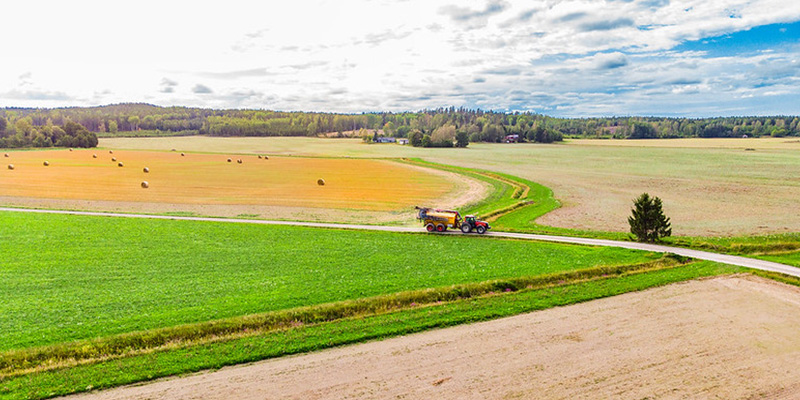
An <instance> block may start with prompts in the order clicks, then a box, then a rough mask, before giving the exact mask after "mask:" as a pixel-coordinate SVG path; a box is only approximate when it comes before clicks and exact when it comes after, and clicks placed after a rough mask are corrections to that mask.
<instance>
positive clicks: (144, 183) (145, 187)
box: [142, 181, 150, 189]
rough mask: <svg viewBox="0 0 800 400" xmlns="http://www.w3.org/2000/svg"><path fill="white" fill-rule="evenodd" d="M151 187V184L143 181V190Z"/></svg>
mask: <svg viewBox="0 0 800 400" xmlns="http://www.w3.org/2000/svg"><path fill="white" fill-rule="evenodd" d="M149 187H150V184H149V183H147V181H142V189H147V188H149Z"/></svg>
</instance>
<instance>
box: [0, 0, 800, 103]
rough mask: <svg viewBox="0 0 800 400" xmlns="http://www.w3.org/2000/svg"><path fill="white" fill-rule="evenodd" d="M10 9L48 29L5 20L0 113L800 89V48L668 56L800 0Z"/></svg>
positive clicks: (798, 14)
mask: <svg viewBox="0 0 800 400" xmlns="http://www.w3.org/2000/svg"><path fill="white" fill-rule="evenodd" d="M154 10H157V11H154ZM4 15H6V16H24V15H36V20H37V23H36V27H37V29H30V28H31V27H30V25H29V23H28V19H26V18H11V17H9V18H5V19H4V23H3V24H2V25H0V35H1V36H2V37H5V38H14V37H19V35H20V32H25V40H6V41H4V49H3V51H4V55H6V56H5V57H4V61H3V62H2V63H0V74H2V76H6V77H12V79H6V80H0V106H53V105H92V104H97V103H98V102H99V103H117V102H126V101H148V102H151V103H155V104H163V105H169V104H180V105H191V106H208V107H253V108H274V109H284V110H321V111H344V112H360V111H366V110H383V109H387V110H396V111H399V110H417V109H420V108H423V107H439V106H449V105H456V106H461V105H466V106H470V107H478V106H479V107H483V108H491V109H506V108H508V109H530V110H534V111H543V112H551V113H555V112H558V113H561V114H569V115H589V114H592V113H605V114H626V113H648V112H650V113H657V112H659V111H660V110H663V109H664V108H663V107H661V106H659V104H660V103H664V102H673V103H677V104H684V105H685V106H684V108H685V110H687V112H694V111H695V110H697V109H698V108H697V107H696V103H697V102H700V103H702V102H713V101H715V97H714V95H712V93H714V92H715V91H716V92H719V91H722V92H725V93H733V94H735V96H738V97H737V98H739V99H743V98H744V96H745V95H746V96H754V97H753V98H755V99H758V97H759V96H762V95H765V94H764V92H765V91H766V90H767V89H759V88H756V87H755V86H756V85H759V84H761V85H764V86H765V87H767V86H768V87H770V89H769V91H772V92H776V93H785V92H787V91H788V92H789V93H797V92H798V85H800V83H798V79H797V76H798V74H797V69H796V68H791V66H792V65H796V64H792V63H796V62H797V60H796V59H797V57H795V55H794V54H796V53H794V54H793V53H787V52H785V51H783V52H781V51H777V52H775V53H770V54H769V55H766V54H765V55H763V56H762V57H760V58H759V57H755V56H753V57H750V58H741V59H739V58H726V59H716V60H714V61H708V60H707V59H706V58H704V54H702V53H699V52H695V53H688V52H685V53H676V52H672V51H670V49H672V48H673V47H674V46H675V45H676V44H678V43H680V42H681V41H684V40H691V39H699V38H704V37H709V36H713V35H719V34H725V33H730V32H734V31H738V30H744V29H748V28H750V27H754V26H758V25H764V24H770V23H778V22H791V21H797V20H800V3H798V2H787V1H785V0H671V1H667V0H633V1H605V0H560V1H555V0H541V1H536V2H530V1H523V0H514V1H511V0H507V1H495V0H488V1H487V0H477V1H474V0H469V1H455V0H452V1H441V0H440V1H429V0H407V1H402V2H395V1H388V0H386V1H348V2H333V1H295V2H254V1H242V0H231V1H228V2H225V4H224V5H221V4H214V5H205V3H197V2H188V1H172V2H156V1H153V0H143V1H140V2H137V3H136V4H135V5H134V4H133V3H131V4H127V3H126V5H125V6H120V5H118V4H116V3H113V4H112V3H109V2H102V1H75V2H60V1H55V0H53V1H29V2H10V3H9V4H7V5H5V6H4ZM732 15H733V16H734V17H735V18H731V16H732ZM45 27H46V29H43V28H45ZM787 63H788V64H787ZM787 65H788V66H789V67H788V68H787V67H786V66H787ZM781 67H783V68H781ZM764 71H767V73H769V74H770V75H768V76H767V75H765V72H764ZM13 77H18V78H17V79H14V78H13ZM512 91H516V92H514V93H512ZM25 93H29V94H30V95H24V94H25ZM37 93H38V94H39V95H38V96H37V95H36V94H37ZM526 93H527V94H526ZM542 93H547V96H543V95H541V94H542ZM717 99H718V97H717ZM598 102H601V103H598ZM676 107H679V106H678V105H676Z"/></svg>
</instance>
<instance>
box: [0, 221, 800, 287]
mask: <svg viewBox="0 0 800 400" xmlns="http://www.w3.org/2000/svg"><path fill="white" fill-rule="evenodd" d="M0 211H13V212H30V213H43V214H69V215H90V216H102V217H121V218H147V219H171V220H183V221H211V222H228V223H240V224H264V225H292V226H308V227H315V228H336V229H359V230H369V231H383V232H412V233H413V232H417V233H421V232H423V230H422V229H421V228H418V227H402V226H381V225H355V224H334V223H324V222H295V221H268V220H259V219H238V218H206V217H177V216H166V215H146V214H126V213H101V212H91V211H61V210H37V209H21V208H7V207H0ZM451 234H461V233H455V232H452V233H451ZM486 236H489V237H507V238H513V239H527V240H543V241H548V242H559V243H573V244H583V245H590V246H609V247H622V248H626V249H634V250H643V251H652V252H657V253H674V254H678V255H681V256H685V257H691V258H696V259H698V260H707V261H715V262H720V263H725V264H731V265H738V266H740V267H747V268H753V269H759V270H762V271H771V272H779V273H782V274H786V275H791V276H796V277H800V268H796V267H793V266H790V265H786V264H780V263H776V262H771V261H764V260H758V259H755V258H748V257H740V256H732V255H728V254H719V253H712V252H708V251H701V250H691V249H685V248H682V247H672V246H663V245H657V244H648V243H636V242H623V241H617V240H605V239H590V238H581V237H570V236H553V235H537V234H531V233H512V232H489V233H487V234H486Z"/></svg>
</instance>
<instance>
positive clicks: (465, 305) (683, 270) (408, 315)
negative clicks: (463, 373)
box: [0, 262, 742, 399]
mask: <svg viewBox="0 0 800 400" xmlns="http://www.w3.org/2000/svg"><path fill="white" fill-rule="evenodd" d="M741 270H742V269H740V268H736V267H731V266H726V265H722V264H716V263H711V262H698V263H692V264H689V265H683V266H678V267H672V268H662V269H656V270H646V271H628V272H623V273H621V274H619V275H613V276H608V277H602V275H601V276H600V277H599V278H598V279H593V280H588V281H586V280H579V281H578V282H574V281H573V282H566V281H565V282H557V283H556V284H555V285H554V286H548V287H544V288H530V289H529V288H527V286H526V287H525V288H522V289H521V290H519V291H511V292H505V291H500V292H495V293H487V295H484V296H479V297H470V298H468V299H460V300H455V301H450V302H445V303H441V304H436V303H433V304H430V305H427V306H420V305H413V306H410V307H408V308H404V309H401V310H397V311H393V312H384V313H378V314H376V315H368V316H354V317H347V318H343V319H339V320H336V321H332V322H321V323H314V324H308V325H300V326H297V327H291V328H286V329H279V330H275V331H271V332H267V333H264V334H258V335H255V336H249V337H241V338H235V339H231V340H223V341H217V342H211V343H205V344H200V345H195V346H188V347H184V348H172V349H165V350H159V351H153V352H149V353H144V354H137V355H134V356H131V357H125V358H120V359H114V360H108V361H102V362H98V363H94V364H86V365H78V366H76V367H73V368H65V369H57V370H49V371H41V372H33V373H29V374H25V375H21V376H14V377H8V378H5V379H2V380H0V399H22V398H30V399H40V398H47V397H53V396H57V395H65V394H70V393H77V392H82V391H87V390H92V389H101V388H109V387H114V386H119V385H124V384H129V383H134V382H140V381H144V380H150V379H154V378H158V377H164V376H171V375H178V374H184V373H190V372H195V371H200V370H204V369H214V368H220V367H222V366H225V365H233V364H239V363H245V362H252V361H257V360H263V359H268V358H273V357H280V356H284V355H288V354H296V353H302V352H307V351H313V350H319V349H324V348H329V347H333V346H340V345H345V344H350V343H357V342H363V341H368V340H377V339H383V338H388V337H393V336H397V335H403V334H409V333H414V332H420V331H423V330H427V329H433V328H442V327H447V326H453V325H458V324H464V323H472V322H478V321H485V320H490V319H495V318H500V317H505V316H511V315H515V314H520V313H525V312H530V311H535V310H542V309H546V308H551V307H557V306H563V305H568V304H575V303H579V302H584V301H589V300H593V299H597V298H602V297H608V296H614V295H617V294H621V293H626V292H631V291H637V290H643V289H647V288H651V287H655V286H660V285H666V284H669V283H674V282H680V281H685V280H690V279H695V278H699V277H705V276H714V275H720V274H728V273H735V272H740V271H741ZM503 290H504V289H503Z"/></svg>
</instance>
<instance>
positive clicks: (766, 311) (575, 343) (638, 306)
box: [73, 275, 800, 400]
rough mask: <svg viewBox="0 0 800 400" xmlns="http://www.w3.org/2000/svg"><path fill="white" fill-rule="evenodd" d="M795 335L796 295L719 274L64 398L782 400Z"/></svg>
mask: <svg viewBox="0 0 800 400" xmlns="http://www.w3.org/2000/svg"><path fill="white" fill-rule="evenodd" d="M798 329H800V288H797V287H794V286H788V285H784V284H780V283H776V282H774V281H769V280H764V279H761V278H756V277H753V276H749V275H742V276H728V277H718V278H713V279H707V280H698V281H690V282H686V283H681V284H674V285H670V286H665V287H661V288H655V289H651V290H647V291H644V292H638V293H628V294H624V295H620V296H616V297H612V298H606V299H601V300H596V301H592V302H587V303H583V304H578V305H572V306H567V307H561V308H555V309H550V310H545V311H540V312H535V313H531V314H525V315H519V316H516V317H511V318H504V319H500V320H495V321H490V322H484V323H478V324H473V325H463V326H458V327H454V328H448V329H442V330H438V331H430V332H425V333H420V334H415V335H410V336H406V337H400V338H395V339H389V340H385V341H381V342H371V343H365V344H359V345H354V346H349V347H343V348H337V349H332V350H326V351H321V352H317V353H311V354H306V355H300V356H294V357H285V358H280V359H275V360H269V361H265V362H259V363H254V364H250V365H243V366H236V367H230V368H223V369H221V370H219V371H215V372H209V373H201V374H196V375H192V376H188V377H184V378H177V379H169V380H162V381H157V382H153V383H149V384H144V385H141V386H130V387H123V388H117V389H113V390H109V391H105V392H95V393H88V394H84V395H78V396H74V397H73V398H75V399H78V400H89V399H197V398H203V399H272V398H276V399H277V398H282V399H283V398H286V399H289V398H291V399H343V398H348V399H374V398H387V399H388V398H407V399H430V398H439V399H516V398H524V399H597V398H625V399H644V398H648V399H686V398H691V399H706V398H724V399H755V398H771V399H775V398H786V399H788V398H798V397H799V396H800V335H797V331H798Z"/></svg>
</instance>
